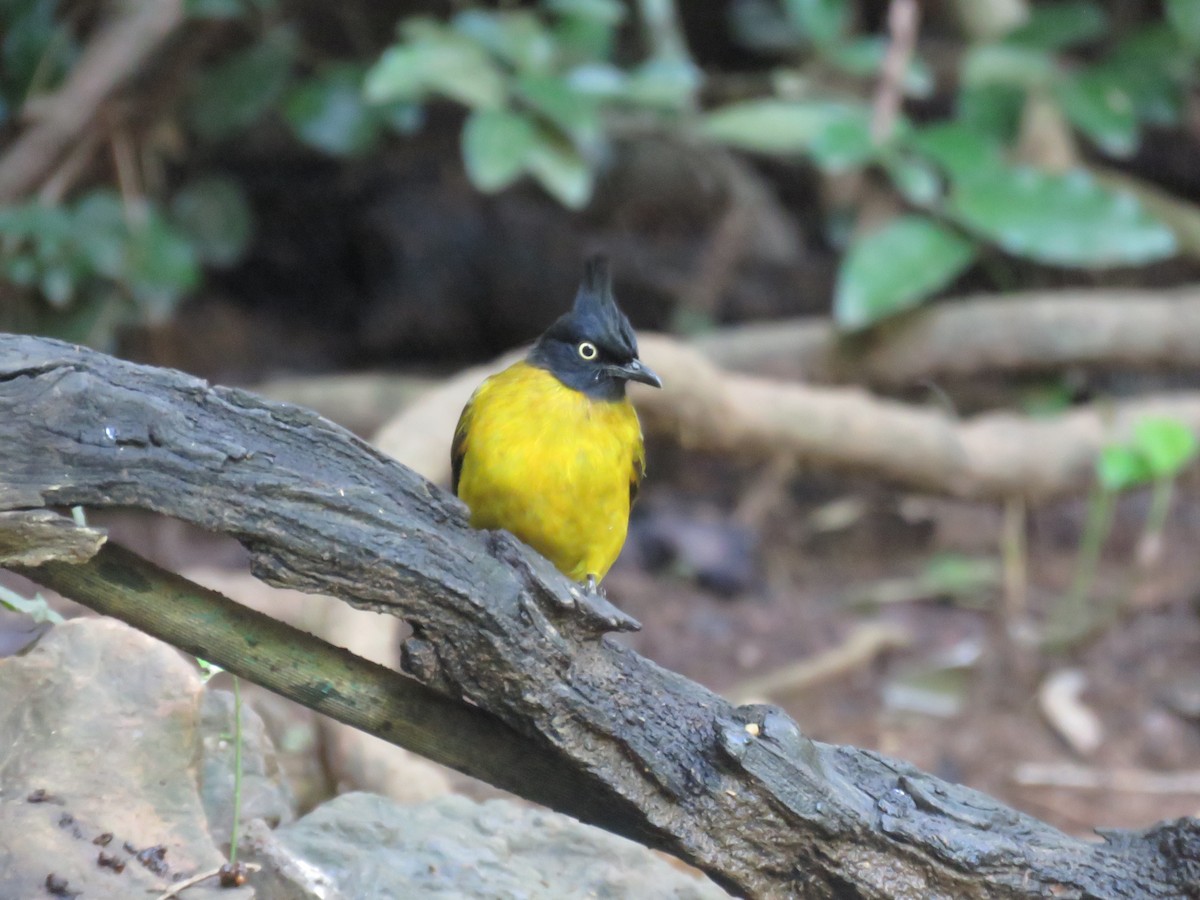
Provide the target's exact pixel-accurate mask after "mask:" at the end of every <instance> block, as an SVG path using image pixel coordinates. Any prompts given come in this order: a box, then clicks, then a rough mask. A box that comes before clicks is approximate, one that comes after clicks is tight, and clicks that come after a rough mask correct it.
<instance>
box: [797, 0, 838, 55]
mask: <svg viewBox="0 0 1200 900" xmlns="http://www.w3.org/2000/svg"><path fill="white" fill-rule="evenodd" d="M783 8H784V11H785V12H787V14H788V18H790V19H791V20H792V24H794V25H795V26H796V30H797V31H799V32H800V33H801V34H802V35H804V37H805V38H806V39H807V40H809V41H812V42H813V43H814V44H816V45H817V46H819V47H827V46H830V45H832V44H834V43H835V42H837V41H838V40H840V39H841V38H842V36H843V35H844V34H845V33H846V30H847V28H848V27H849V25H850V6H849V4H848V3H847V2H846V0H783Z"/></svg>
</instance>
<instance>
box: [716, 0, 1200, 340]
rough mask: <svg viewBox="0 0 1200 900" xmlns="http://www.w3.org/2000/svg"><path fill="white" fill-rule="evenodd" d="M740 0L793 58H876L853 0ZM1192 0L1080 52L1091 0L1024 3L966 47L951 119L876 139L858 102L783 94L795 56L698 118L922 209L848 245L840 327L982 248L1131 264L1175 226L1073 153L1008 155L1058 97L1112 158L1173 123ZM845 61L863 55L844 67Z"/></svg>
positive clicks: (764, 35) (943, 274) (1194, 22)
mask: <svg viewBox="0 0 1200 900" xmlns="http://www.w3.org/2000/svg"><path fill="white" fill-rule="evenodd" d="M739 8H740V9H742V10H743V13H742V16H741V19H740V26H741V27H740V29H739V32H738V33H739V34H740V36H741V37H742V39H743V40H744V41H745V42H747V43H748V44H749V45H751V46H754V47H757V48H758V49H760V50H762V51H764V52H770V53H776V54H777V53H779V52H781V51H789V50H790V51H791V53H792V57H791V58H792V59H795V58H799V59H800V60H801V61H802V62H803V61H806V60H809V59H813V58H815V59H816V60H817V61H818V62H822V63H824V64H825V65H827V66H829V67H832V68H835V69H841V70H842V71H843V72H846V73H847V74H858V75H871V76H874V75H875V74H876V73H877V71H878V65H879V62H880V59H881V57H880V55H879V54H876V55H874V56H871V55H869V54H866V53H864V52H863V50H862V49H861V48H862V45H863V40H864V39H862V38H854V37H853V36H851V35H850V34H849V33H848V30H847V25H846V23H847V22H848V21H849V18H850V12H849V10H850V4H849V3H847V2H843V0H820V2H818V0H794V2H785V3H783V4H781V5H780V6H778V7H777V6H775V5H774V4H772V3H768V2H766V0H746V2H744V3H742V4H740V6H739ZM1195 8H1196V6H1195V4H1189V3H1188V2H1186V0H1183V2H1180V3H1177V4H1172V5H1171V6H1170V8H1169V9H1168V15H1167V18H1168V19H1169V20H1170V21H1169V23H1167V22H1163V23H1157V24H1151V25H1148V26H1145V27H1143V28H1140V29H1138V30H1136V31H1134V32H1133V33H1132V34H1130V35H1128V36H1125V37H1123V38H1121V39H1118V40H1116V41H1113V42H1109V43H1108V45H1107V47H1106V50H1107V52H1105V53H1103V54H1100V55H1098V56H1096V55H1092V54H1090V55H1089V57H1088V58H1089V61H1088V62H1082V61H1081V60H1080V59H1079V58H1074V57H1072V56H1070V55H1069V51H1072V50H1075V49H1079V48H1089V49H1091V48H1094V46H1095V45H1096V44H1097V43H1100V42H1103V41H1106V40H1107V38H1108V37H1109V24H1108V22H1107V20H1106V17H1105V14H1104V12H1103V9H1102V8H1101V7H1100V6H1099V5H1098V4H1096V3H1092V2H1062V3H1053V4H1040V5H1036V6H1033V7H1032V13H1031V16H1030V18H1029V20H1028V21H1027V22H1026V23H1025V24H1024V25H1022V26H1020V27H1019V28H1017V29H1015V30H1014V31H1013V32H1012V33H1010V34H1008V35H1007V36H1005V37H1003V38H1002V39H999V40H995V41H991V42H983V43H979V44H977V45H975V46H971V47H970V48H968V51H967V53H966V54H965V55H964V58H963V61H962V65H961V69H960V72H959V79H958V81H959V92H958V98H957V103H956V107H955V114H954V116H953V118H951V119H948V120H946V121H941V122H935V123H931V124H926V125H922V126H920V127H917V126H914V125H912V124H911V123H909V122H906V121H901V122H899V123H898V125H897V127H896V128H894V129H893V131H892V133H891V134H890V135H887V136H884V137H882V138H881V139H878V140H872V139H871V135H870V127H869V126H870V122H871V116H872V112H871V109H870V107H869V106H868V104H867V102H866V101H865V100H863V99H858V100H848V99H846V98H844V97H839V98H837V99H832V98H830V97H827V96H822V95H821V94H820V93H819V92H818V91H816V90H815V89H805V90H804V92H803V94H802V95H801V96H792V95H790V94H793V93H794V91H793V90H792V88H791V87H790V85H792V84H794V83H795V82H796V81H797V80H798V79H797V77H795V76H799V78H800V80H803V69H790V70H783V71H782V72H780V73H777V75H776V78H775V82H776V85H777V89H776V96H775V97H773V98H764V99H758V100H751V101H741V102H738V103H735V104H731V105H729V106H724V107H721V108H718V109H715V110H712V111H710V112H709V113H708V114H707V115H705V116H704V117H703V125H702V127H703V130H704V133H705V134H707V135H708V136H709V137H711V138H713V139H714V140H718V141H721V142H722V143H725V144H728V145H730V146H733V147H737V148H739V149H745V150H751V151H755V152H759V153H765V154H770V155H775V156H782V157H785V158H806V159H809V160H811V161H812V162H814V163H815V164H816V165H817V166H819V167H821V168H822V169H825V170H827V171H839V170H845V169H847V168H852V169H859V168H863V167H867V166H872V167H875V168H877V169H878V170H880V171H881V172H883V173H885V174H886V175H887V176H888V178H889V179H890V180H891V182H892V184H893V186H894V187H895V189H896V191H897V193H898V194H899V195H900V196H901V197H902V198H903V200H904V201H905V202H906V203H907V204H908V205H910V206H912V207H916V208H918V209H920V210H921V211H922V212H923V213H925V215H924V216H921V217H919V218H914V217H913V216H911V215H902V216H901V217H900V218H898V219H897V220H896V221H895V222H894V223H892V224H891V225H890V226H888V227H884V228H881V229H879V230H877V231H875V232H873V233H871V234H868V235H864V236H860V237H859V238H858V239H857V240H856V241H855V243H854V245H853V246H852V247H851V248H850V250H849V252H848V253H847V255H846V258H845V260H844V262H843V266H842V270H841V273H840V277H839V281H838V293H837V300H836V302H835V307H834V316H835V318H836V320H837V322H838V324H839V325H840V326H842V327H843V328H847V329H858V328H862V327H865V326H868V325H871V324H872V323H874V322H876V321H878V320H880V319H883V318H885V317H887V316H889V315H893V314H895V313H897V312H899V311H901V310H904V309H907V308H910V307H911V306H913V305H914V304H916V303H919V302H921V301H922V300H923V299H925V298H926V297H928V296H929V295H931V294H932V293H933V292H935V291H936V290H938V289H940V288H942V287H944V286H945V285H946V284H947V283H948V282H949V281H950V280H952V279H953V278H954V277H955V276H956V275H957V274H958V273H959V272H960V271H962V270H963V268H964V267H965V266H966V265H968V264H969V262H970V261H971V260H972V259H974V258H976V257H977V256H978V255H979V254H980V253H983V252H987V251H989V250H992V249H994V250H1000V251H1002V252H1004V253H1006V254H1010V255H1012V256H1014V257H1023V258H1026V259H1029V260H1033V261H1035V262H1039V263H1043V264H1048V265H1057V266H1063V267H1077V268H1093V269H1098V268H1105V267H1112V266H1129V265H1142V264H1146V263H1150V262H1154V261H1156V260H1160V259H1163V258H1165V257H1168V256H1170V255H1172V254H1173V253H1174V252H1175V250H1176V239H1175V236H1174V234H1173V233H1172V231H1171V230H1170V229H1169V228H1168V227H1167V226H1166V225H1165V224H1163V223H1162V222H1160V221H1158V220H1157V219H1156V218H1155V217H1154V216H1152V215H1151V214H1150V213H1149V212H1147V211H1146V210H1145V209H1143V208H1142V207H1141V205H1140V204H1139V203H1138V201H1137V200H1136V199H1135V198H1134V197H1132V196H1130V195H1128V194H1125V193H1121V192H1118V191H1115V190H1113V189H1111V188H1108V187H1105V186H1103V185H1101V184H1099V183H1098V182H1097V181H1096V180H1095V179H1094V178H1092V177H1091V176H1090V174H1089V173H1088V172H1087V171H1086V170H1085V169H1083V168H1081V167H1079V166H1076V167H1075V168H1073V169H1072V170H1070V171H1066V172H1060V173H1056V172H1051V171H1042V170H1037V169H1033V168H1031V167H1028V166H1022V165H1019V164H1017V163H1015V162H1013V161H1012V160H1013V159H1014V158H1015V157H1016V156H1017V150H1018V142H1019V137H1020V124H1021V121H1022V117H1023V115H1024V114H1025V111H1026V109H1027V108H1029V107H1030V106H1031V105H1033V104H1035V103H1049V104H1051V105H1052V106H1054V107H1055V108H1057V110H1058V111H1059V113H1060V114H1061V115H1062V116H1063V117H1064V118H1065V120H1066V121H1068V122H1070V123H1071V124H1072V125H1073V126H1074V127H1075V128H1076V129H1077V130H1078V132H1079V133H1080V134H1081V135H1082V136H1083V137H1084V138H1085V139H1087V140H1088V141H1090V142H1091V143H1092V144H1093V145H1094V147H1095V149H1096V150H1097V151H1098V152H1100V153H1102V154H1105V155H1109V156H1115V157H1127V156H1129V155H1131V154H1132V153H1133V152H1135V151H1136V150H1137V148H1138V146H1139V145H1140V141H1141V129H1142V127H1143V126H1144V125H1146V124H1178V123H1179V121H1180V116H1181V112H1182V107H1183V97H1184V95H1185V90H1186V88H1187V86H1188V85H1189V84H1190V83H1191V80H1192V79H1193V78H1194V62H1195V58H1196V53H1197V47H1198V45H1200V38H1198V35H1200V16H1196V15H1195V13H1194V12H1193V10H1194V9H1195ZM747 10H749V11H752V14H751V13H750V12H747ZM781 35H785V36H789V37H790V42H788V41H785V40H781ZM847 59H862V60H865V61H868V62H869V64H864V65H862V66H861V67H859V68H857V69H855V68H852V67H848V66H847V64H846V61H847ZM925 71H926V70H925V68H924V67H923V66H922V65H921V64H920V61H919V60H917V61H916V62H915V63H914V64H912V65H910V67H909V71H908V75H907V77H906V78H905V80H904V82H903V85H902V86H903V88H904V89H905V91H906V92H907V93H909V94H910V95H911V94H920V93H921V92H922V91H926V90H928V85H927V82H926V81H925V79H923V78H922V77H921V73H924V72H925ZM784 74H788V75H790V76H793V77H782V76H783V75H784ZM881 257H883V258H882V259H881ZM888 260H890V261H891V262H892V265H893V266H894V268H893V270H892V271H891V272H890V273H889V264H888Z"/></svg>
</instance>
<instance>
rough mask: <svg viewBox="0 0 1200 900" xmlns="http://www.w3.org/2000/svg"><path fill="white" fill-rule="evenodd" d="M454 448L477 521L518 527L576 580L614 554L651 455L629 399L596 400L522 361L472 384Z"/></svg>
mask: <svg viewBox="0 0 1200 900" xmlns="http://www.w3.org/2000/svg"><path fill="white" fill-rule="evenodd" d="M454 455H455V459H456V462H459V464H460V465H461V468H460V469H459V470H458V480H457V493H458V495H459V497H461V498H462V499H463V500H464V501H465V502H466V504H467V506H469V507H470V508H471V525H472V526H474V527H476V528H505V529H507V530H509V531H511V532H512V533H513V534H515V535H516V536H517V537H519V538H520V539H521V540H523V541H524V542H525V543H527V544H529V545H530V546H531V547H533V548H534V549H535V550H537V551H538V552H539V553H541V554H542V555H543V556H545V557H546V558H547V559H549V560H550V561H551V562H553V563H554V565H555V566H557V567H558V569H559V570H560V571H562V572H563V573H565V574H567V575H568V576H570V577H571V578H574V579H575V580H576V581H582V580H584V579H585V578H587V577H588V576H589V575H594V576H595V577H596V579H597V580H599V579H601V578H603V577H604V575H605V573H607V572H608V570H609V568H610V567H611V566H612V564H613V562H614V561H616V558H617V554H619V553H620V552H621V547H622V545H623V544H624V543H625V532H626V528H627V526H628V523H629V506H630V502H631V497H632V494H633V492H634V491H635V490H636V488H637V483H638V480H639V479H640V477H641V473H642V468H643V465H644V455H643V449H642V431H641V427H640V426H639V424H638V419H637V414H636V413H635V412H634V410H633V406H632V404H630V402H629V401H628V400H627V399H624V398H623V399H621V400H617V401H603V400H592V399H591V398H589V397H588V396H587V395H585V394H583V393H581V392H580V391H576V390H573V389H572V388H569V387H567V386H566V385H564V384H563V383H562V382H561V381H559V380H558V379H557V378H555V377H554V376H553V375H551V374H550V373H549V372H547V371H545V370H543V369H539V368H536V367H534V366H531V365H529V364H528V363H525V362H519V363H516V364H515V365H513V366H510V367H509V368H507V369H505V370H504V371H503V372H500V373H499V374H497V375H493V376H492V377H491V378H489V379H487V381H485V382H484V383H483V384H481V385H480V386H479V388H478V389H477V390H476V391H475V394H474V395H473V396H472V397H471V400H470V402H469V403H468V404H467V406H466V408H465V409H464V410H463V414H462V418H461V419H460V421H459V425H458V431H457V433H456V434H455V441H454Z"/></svg>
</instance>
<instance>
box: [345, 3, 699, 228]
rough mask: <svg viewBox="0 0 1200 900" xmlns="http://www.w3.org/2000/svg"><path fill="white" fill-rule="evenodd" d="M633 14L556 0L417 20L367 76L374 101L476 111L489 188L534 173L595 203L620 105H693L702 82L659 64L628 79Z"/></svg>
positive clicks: (481, 174)
mask: <svg viewBox="0 0 1200 900" xmlns="http://www.w3.org/2000/svg"><path fill="white" fill-rule="evenodd" d="M624 16H625V7H624V5H623V4H621V3H619V2H615V0H587V2H581V0H547V2H543V3H542V4H541V8H540V9H539V10H538V11H536V12H535V11H533V10H507V11H500V12H493V11H488V10H483V9H467V10H464V11H462V12H460V13H458V14H457V15H455V16H454V17H453V18H452V19H451V20H450V21H449V22H448V23H446V24H441V23H439V22H436V21H434V20H431V19H427V18H415V19H409V20H408V21H406V22H405V23H403V25H402V27H401V32H402V37H403V39H402V40H401V42H400V43H398V44H396V45H395V46H393V47H391V48H390V49H388V50H387V51H386V52H384V54H383V56H382V57H381V58H380V59H379V61H378V62H377V63H376V64H375V65H374V66H373V67H372V68H371V70H370V71H369V72H368V73H367V77H366V82H365V92H366V97H367V99H368V100H369V101H371V102H373V103H377V104H378V103H396V102H402V103H416V104H420V103H425V102H428V101H429V100H431V99H433V98H437V97H441V98H445V99H449V100H452V101H455V102H457V103H460V104H462V105H463V106H466V107H467V108H468V109H469V110H470V113H469V114H468V116H467V120H466V124H465V126H464V128H463V138H462V152H463V160H464V162H465V165H466V171H467V175H468V177H470V179H471V181H472V183H474V185H475V186H476V187H477V188H479V189H480V190H483V191H489V192H491V191H498V190H501V189H503V188H505V187H508V186H509V185H511V184H512V183H513V182H515V181H516V180H517V179H518V178H520V177H521V176H522V175H530V176H532V177H533V178H534V179H535V180H536V181H537V182H539V183H540V184H541V185H542V187H544V188H545V189H546V190H547V191H548V192H549V193H550V194H552V195H553V196H554V197H555V198H557V199H558V200H559V202H561V203H563V204H564V205H566V206H569V207H572V208H579V207H582V206H583V205H585V204H586V203H587V202H588V200H590V199H591V195H592V189H593V184H594V179H595V169H596V166H597V164H598V163H599V161H600V160H601V159H602V158H603V155H604V150H605V128H604V119H603V115H604V113H605V111H606V110H610V109H613V108H620V107H625V108H640V109H643V110H650V111H653V112H658V113H669V112H671V111H676V110H681V109H685V108H687V107H688V106H689V105H690V104H691V102H692V99H693V91H694V89H695V86H696V79H695V76H694V73H693V71H692V69H691V68H690V67H689V66H686V65H672V64H670V62H669V61H667V60H661V59H660V60H655V59H651V60H649V61H647V62H646V63H644V64H642V65H640V66H637V67H635V68H633V69H632V70H629V71H624V70H622V69H619V68H617V67H616V66H614V65H613V64H612V63H611V62H610V61H609V59H608V56H609V53H610V51H611V48H612V46H613V41H614V33H615V30H616V28H617V26H618V25H620V24H621V21H622V20H623V18H624Z"/></svg>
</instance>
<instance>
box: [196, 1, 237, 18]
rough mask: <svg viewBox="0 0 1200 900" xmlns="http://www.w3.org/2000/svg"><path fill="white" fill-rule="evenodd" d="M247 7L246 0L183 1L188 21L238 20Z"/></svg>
mask: <svg viewBox="0 0 1200 900" xmlns="http://www.w3.org/2000/svg"><path fill="white" fill-rule="evenodd" d="M248 7H249V4H248V3H247V2H246V0H183V14H184V15H185V16H187V17H188V18H189V19H240V18H241V17H242V16H244V15H245V14H246V12H247V11H248Z"/></svg>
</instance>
